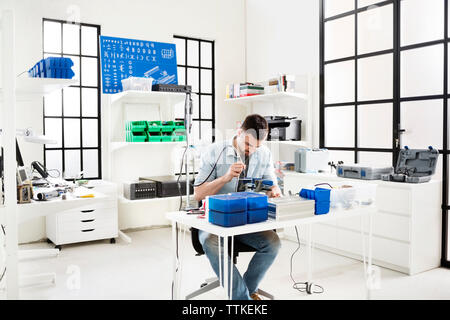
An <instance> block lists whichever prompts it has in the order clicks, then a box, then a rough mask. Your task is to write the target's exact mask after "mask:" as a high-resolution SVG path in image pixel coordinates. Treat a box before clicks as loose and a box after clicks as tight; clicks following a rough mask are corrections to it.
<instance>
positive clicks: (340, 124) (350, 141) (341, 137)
mask: <svg viewBox="0 0 450 320" xmlns="http://www.w3.org/2000/svg"><path fill="white" fill-rule="evenodd" d="M325 146H326V147H354V146H355V107H354V106H348V107H332V108H326V109H325Z"/></svg>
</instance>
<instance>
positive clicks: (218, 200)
mask: <svg viewBox="0 0 450 320" xmlns="http://www.w3.org/2000/svg"><path fill="white" fill-rule="evenodd" d="M208 208H209V210H214V211H218V212H226V213H232V212H242V211H246V210H247V198H246V197H245V196H242V195H237V194H234V195H215V196H210V197H209V203H208Z"/></svg>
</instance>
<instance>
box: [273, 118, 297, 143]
mask: <svg viewBox="0 0 450 320" xmlns="http://www.w3.org/2000/svg"><path fill="white" fill-rule="evenodd" d="M264 118H265V119H266V120H267V123H268V125H269V135H268V136H267V141H277V140H279V141H300V140H302V120H297V118H296V117H293V118H290V117H284V116H266V117H264Z"/></svg>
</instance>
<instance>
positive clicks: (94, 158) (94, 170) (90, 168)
mask: <svg viewBox="0 0 450 320" xmlns="http://www.w3.org/2000/svg"><path fill="white" fill-rule="evenodd" d="M83 172H84V177H85V178H97V177H98V151H97V150H83Z"/></svg>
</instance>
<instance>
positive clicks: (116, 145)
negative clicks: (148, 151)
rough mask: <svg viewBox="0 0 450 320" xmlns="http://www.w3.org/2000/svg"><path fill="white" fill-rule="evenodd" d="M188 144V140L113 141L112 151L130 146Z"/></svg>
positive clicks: (177, 145)
mask: <svg viewBox="0 0 450 320" xmlns="http://www.w3.org/2000/svg"><path fill="white" fill-rule="evenodd" d="M183 145H186V141H177V142H111V151H116V150H119V149H122V148H126V147H130V146H139V147H148V148H151V147H154V146H173V147H175V146H176V147H179V146H183Z"/></svg>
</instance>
